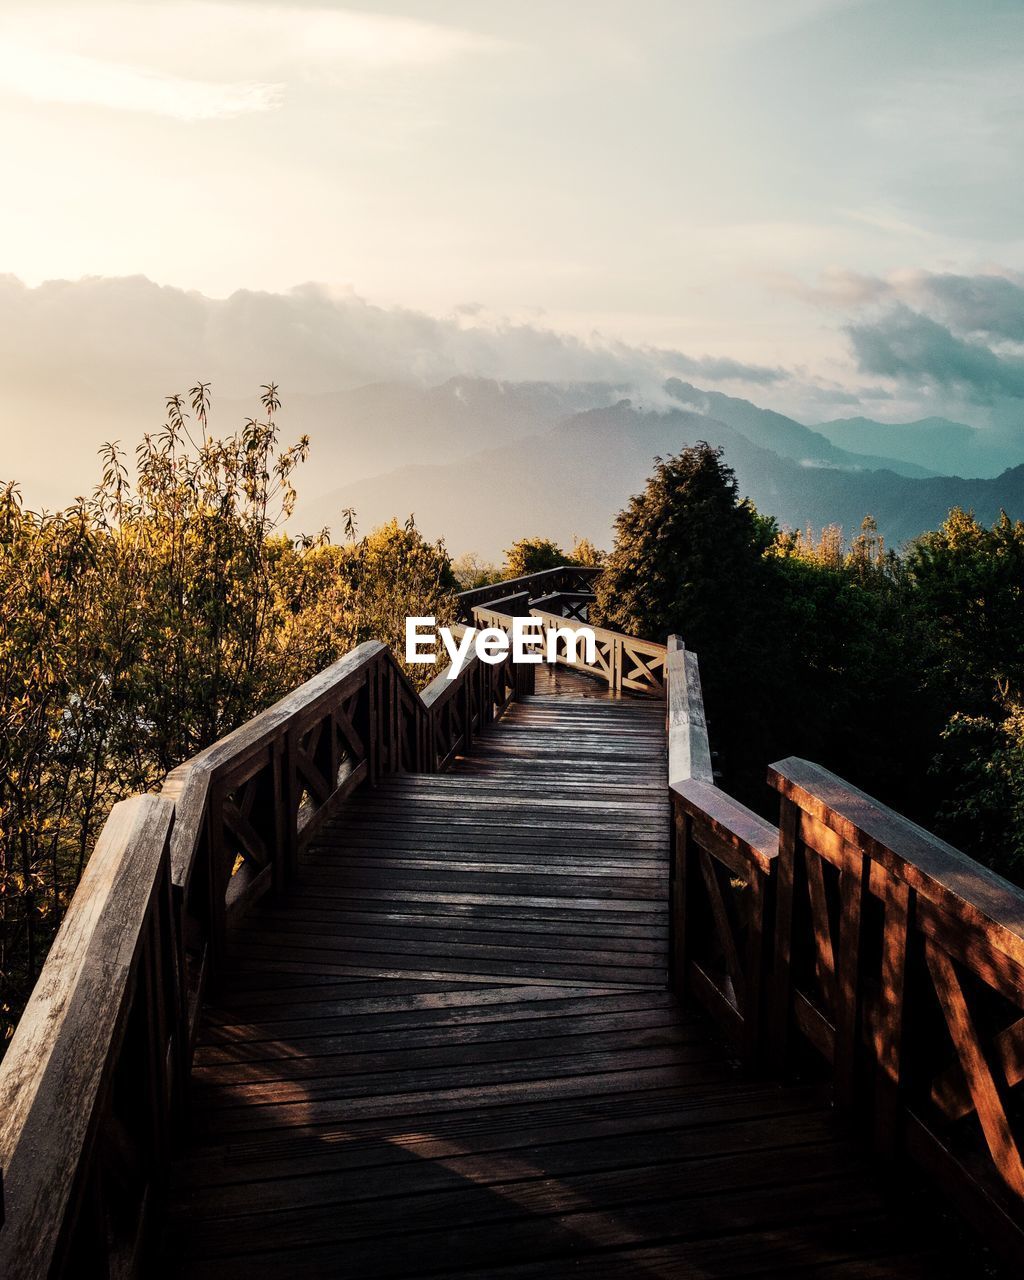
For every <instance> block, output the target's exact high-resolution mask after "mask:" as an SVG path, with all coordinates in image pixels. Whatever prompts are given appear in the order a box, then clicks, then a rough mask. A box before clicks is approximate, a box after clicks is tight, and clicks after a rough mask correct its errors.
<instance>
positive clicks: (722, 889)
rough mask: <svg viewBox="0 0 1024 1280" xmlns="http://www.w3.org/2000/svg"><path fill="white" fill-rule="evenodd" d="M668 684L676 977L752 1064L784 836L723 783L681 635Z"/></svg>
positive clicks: (670, 656) (692, 657) (673, 645)
mask: <svg viewBox="0 0 1024 1280" xmlns="http://www.w3.org/2000/svg"><path fill="white" fill-rule="evenodd" d="M666 683H667V690H666V722H667V733H668V780H669V794H670V796H671V799H672V809H673V831H672V834H673V841H672V874H671V887H670V898H671V902H672V978H673V983H674V985H675V988H676V991H677V992H678V993H679V995H680V996H681V997H683V998H687V999H694V1000H696V1001H697V1002H698V1003H699V1004H701V1005H702V1006H703V1007H704V1008H705V1009H707V1011H708V1012H709V1013H710V1014H711V1015H712V1017H714V1018H715V1020H716V1022H717V1023H718V1024H719V1026H720V1027H721V1029H722V1031H723V1032H724V1033H725V1034H726V1036H727V1037H728V1038H729V1040H730V1041H731V1043H732V1044H733V1045H734V1046H735V1048H736V1049H737V1050H738V1052H739V1053H740V1055H741V1056H742V1058H743V1060H744V1061H745V1062H746V1063H748V1064H753V1063H754V1062H755V1061H757V1060H758V1059H759V1058H761V1057H763V1053H764V1050H763V1035H762V1028H763V1025H764V1017H763V1015H764V1004H765V992H766V990H767V977H768V975H767V972H766V970H767V963H766V962H767V959H768V957H769V954H770V946H771V935H770V929H771V923H772V907H773V893H774V878H775V862H776V857H777V854H778V844H779V833H778V831H777V830H776V829H775V828H774V827H773V826H772V825H771V824H770V823H768V822H765V821H764V819H763V818H761V817H759V816H758V815H757V814H756V813H753V812H752V811H751V810H750V809H747V808H746V807H745V806H744V805H742V804H740V803H739V802H738V801H737V800H734V799H733V798H732V796H730V795H727V794H726V792H724V791H721V790H719V788H718V787H716V786H715V776H714V770H713V768H712V759H711V747H710V744H709V742H708V731H707V724H706V722H705V718H704V701H703V698H702V696H701V687H700V672H699V670H698V664H697V656H696V654H694V653H691V652H689V651H688V650H686V649H685V648H684V646H683V644H682V642H681V641H680V640H679V638H678V637H677V636H670V637H669V641H668V651H667V658H666Z"/></svg>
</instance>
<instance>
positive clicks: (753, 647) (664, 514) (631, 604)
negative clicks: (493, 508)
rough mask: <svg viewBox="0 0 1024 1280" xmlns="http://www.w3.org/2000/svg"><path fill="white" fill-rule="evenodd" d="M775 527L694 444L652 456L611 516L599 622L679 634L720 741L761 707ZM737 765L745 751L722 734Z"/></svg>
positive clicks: (643, 632)
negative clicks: (763, 626)
mask: <svg viewBox="0 0 1024 1280" xmlns="http://www.w3.org/2000/svg"><path fill="white" fill-rule="evenodd" d="M774 534H775V525H774V522H773V521H766V520H765V519H764V518H762V517H761V516H760V515H759V514H758V512H757V511H756V510H755V509H754V507H753V506H752V505H751V504H750V503H749V502H747V501H745V500H742V499H741V498H740V496H739V491H738V488H737V484H736V477H735V474H734V473H733V471H732V469H731V468H730V467H728V466H726V464H725V463H724V462H723V461H722V450H721V449H716V448H712V447H711V445H709V444H707V443H704V442H702V443H700V444H697V445H694V446H692V447H691V448H688V449H684V450H683V451H682V452H681V453H679V454H677V455H676V456H675V457H671V458H668V459H664V460H662V459H658V460H657V461H656V466H655V469H654V473H653V475H652V476H651V477H650V479H649V480H648V481H647V486H646V488H645V489H644V491H643V492H642V493H640V494H637V495H635V496H634V497H632V498H631V499H630V501H629V504H628V506H627V507H626V508H625V510H624V511H622V512H620V513H619V515H618V517H617V518H616V521H615V546H614V548H613V549H612V551H611V553H610V555H609V556H608V560H607V563H606V565H605V570H604V573H603V574H602V576H601V578H600V579H599V580H598V583H597V589H596V590H597V601H596V605H595V608H594V611H593V615H592V616H594V617H595V620H596V621H598V622H599V623H600V624H601V625H602V626H606V627H610V628H612V629H613V630H616V631H622V632H625V633H627V634H631V635H637V636H644V637H647V638H649V639H658V640H661V639H663V638H664V637H665V636H666V635H667V634H668V633H669V632H675V633H677V634H678V635H680V636H682V638H683V640H684V642H685V643H686V645H687V647H688V648H692V649H695V650H696V651H697V652H698V654H699V655H700V659H701V674H702V682H703V686H704V694H705V701H706V703H707V706H708V710H709V714H710V715H711V717H712V718H713V720H714V722H715V728H716V740H717V743H718V745H719V746H724V745H725V744H726V739H727V734H728V731H727V729H726V726H727V725H729V724H735V723H738V722H739V720H740V719H741V718H746V719H747V720H748V721H749V720H751V719H752V720H753V721H755V722H760V721H761V719H762V718H763V716H764V714H765V709H764V706H763V701H764V699H763V697H762V688H763V686H762V682H761V680H760V673H761V672H762V670H763V655H762V654H761V653H760V652H759V639H760V635H761V631H760V627H759V621H760V619H761V617H762V615H763V612H764V601H765V595H766V589H767V584H768V580H769V572H768V569H767V566H766V564H765V559H764V551H765V550H766V548H767V547H768V546H769V545H770V543H771V541H772V538H773V537H774ZM728 747H729V749H730V751H731V754H732V756H733V765H734V767H735V766H736V765H737V764H738V757H739V756H740V755H743V756H745V755H746V752H745V751H743V750H742V746H741V737H740V735H739V734H728Z"/></svg>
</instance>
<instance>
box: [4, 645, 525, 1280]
mask: <svg viewBox="0 0 1024 1280" xmlns="http://www.w3.org/2000/svg"><path fill="white" fill-rule="evenodd" d="M531 680H532V668H530V667H523V666H520V667H513V664H512V663H511V661H510V660H508V659H506V660H505V661H504V662H502V663H499V664H496V665H490V664H487V663H483V662H480V661H479V660H478V659H477V658H476V657H475V656H474V657H471V658H470V659H469V660H468V661H467V662H466V664H465V665H464V667H463V668H462V670H461V671H460V673H459V675H458V677H457V678H456V679H453V680H448V679H447V673H445V672H443V673H442V674H441V675H440V676H439V677H438V678H437V679H436V680H435V681H434V682H433V683H432V684H431V685H430V686H428V688H427V689H426V690H425V691H424V693H423V694H422V695H420V694H418V693H417V692H416V690H415V689H414V688H413V686H412V685H411V684H410V683H409V681H408V679H407V678H406V676H405V674H404V672H403V671H402V669H401V667H400V666H399V665H398V663H397V662H396V661H395V659H394V657H393V656H392V654H391V653H390V651H389V650H388V649H386V648H385V647H384V646H383V645H381V644H378V643H377V642H375V641H371V642H367V643H366V644H362V645H360V646H359V647H358V648H357V649H355V650H353V651H352V652H351V653H349V654H347V655H346V656H345V657H344V658H342V659H341V660H340V661H338V662H336V663H335V664H334V665H333V666H331V667H329V668H328V669H327V670H326V671H324V672H322V673H321V674H320V675H318V676H316V677H315V678H314V679H313V680H310V681H309V682H308V683H306V684H304V685H302V686H301V687H300V688H299V689H296V690H295V691H294V692H293V693H291V694H289V695H288V696H287V697H286V698H283V699H282V700H281V701H280V702H278V703H276V704H275V705H274V706H272V707H270V708H269V709H268V710H267V711H264V712H263V713H262V714H261V715H258V716H256V717H255V718H254V719H253V720H250V721H249V722H248V723H247V724H245V725H243V726H242V727H241V728H240V729H238V730H236V731H235V732H234V733H231V734H229V735H228V736H227V737H225V738H223V739H221V740H220V741H219V742H217V743H215V744H214V745H213V746H212V747H210V748H208V749H207V750H206V751H203V752H201V753H200V754H199V755H198V756H195V757H194V758H193V759H192V760H189V761H188V762H187V763H186V764H183V765H181V766H180V767H179V768H178V769H175V770H174V771H173V772H172V773H171V774H170V775H169V777H168V778H167V780H166V783H165V785H164V788H163V792H162V795H161V796H159V797H156V796H146V797H143V796H138V797H134V798H132V799H131V800H128V801H124V802H123V803H121V804H119V805H116V806H115V807H114V809H113V810H112V812H111V814H110V817H109V819H108V821H107V823H106V825H105V826H104V828H103V831H102V833H101V835H100V838H99V841H98V843H97V846H96V849H95V852H94V853H93V856H92V858H91V859H90V861H89V863H88V866H87V868H86V872H85V875H84V876H83V878H82V881H81V884H80V885H79V887H78V890H77V891H76V893H75V895H74V898H73V900H72V903H71V906H70V908H69V910H68V913H67V916H66V918H65V920H64V923H63V925H62V926H61V929H60V931H59V933H58V935H57V938H56V940H55V942H54V945H53V948H52V950H51V952H50V955H49V958H48V959H47V962H46V965H45V967H44V969H43V972H42V975H41V977H40V980H39V982H38V983H37V985H36V987H35V990H34V991H33V994H32V997H31V999H30V1000H29V1003H28V1006H27V1008H26V1010H25V1013H24V1015H23V1016H22V1019H21V1021H20V1023H19V1024H18V1029H17V1031H16V1033H15V1036H14V1039H13V1040H12V1042H11V1045H10V1048H9V1049H8V1051H7V1055H6V1057H5V1058H4V1060H3V1062H2V1063H0V1100H2V1114H0V1168H2V1170H3V1192H4V1210H5V1221H3V1225H2V1227H0V1276H3V1277H4V1280H15V1278H18V1280H21V1278H22V1277H24V1278H25V1280H42V1277H50V1276H68V1277H79V1276H94V1275H95V1276H115V1275H118V1276H120V1275H125V1276H132V1275H139V1274H151V1263H147V1262H145V1261H144V1259H145V1258H146V1248H147V1243H148V1241H147V1227H148V1224H149V1222H150V1219H151V1213H150V1210H151V1208H152V1206H153V1205H154V1204H155V1203H156V1202H158V1201H159V1198H160V1194H161V1186H162V1181H163V1177H164V1174H165V1172H166V1168H167V1150H168V1146H169V1144H170V1142H171V1138H172V1136H173V1133H174V1132H175V1130H176V1128H177V1127H178V1126H179V1125H180V1120H181V1115H182V1112H183V1107H184V1098H185V1084H186V1080H187V1075H188V1070H189V1063H190V1056H191V1044H192V1040H193V1037H194V1034H195V1029H196V1023H197V1020H198V1016H199V1010H200V1006H201V1002H202V998H203V994H204V991H205V990H206V989H207V988H208V987H209V986H210V984H211V983H215V982H216V980H217V977H218V972H219V969H220V966H221V963H222V959H223V952H224V944H225V938H226V933H227V930H228V927H229V925H230V924H231V922H232V920H233V919H234V918H235V917H237V916H239V915H240V914H242V913H243V912H244V911H245V910H246V909H247V908H248V907H249V906H250V905H251V904H252V903H253V902H254V901H255V900H256V899H257V898H259V897H261V896H262V895H263V894H264V893H266V892H268V891H270V890H274V889H280V888H281V887H283V886H284V885H285V884H287V882H288V879H289V876H290V875H291V873H292V872H293V870H294V869H295V865H296V862H297V860H298V857H299V855H300V854H301V852H302V850H303V849H304V848H305V847H306V846H307V845H308V844H309V843H310V841H311V840H312V839H313V837H314V835H315V833H316V831H317V830H318V828H319V827H320V826H321V824H322V823H323V822H324V820H325V819H326V818H327V817H329V816H330V815H331V814H332V813H333V812H334V811H335V810H336V809H337V807H338V805H339V804H340V803H341V801H342V800H344V798H345V797H346V796H348V795H349V794H350V793H351V792H352V791H353V790H354V789H355V788H357V787H360V786H364V785H368V784H373V783H374V782H376V781H377V780H378V779H379V778H381V777H382V776H384V775H386V774H389V773H394V772H396V771H398V770H409V771H421V772H433V771H437V770H441V769H444V768H446V767H447V766H448V764H449V763H450V762H451V761H452V760H453V759H454V757H455V756H456V755H457V754H459V753H460V752H463V751H466V750H468V749H469V747H470V745H471V743H472V741H473V738H474V736H475V735H476V734H477V733H479V732H480V731H481V730H482V729H483V728H484V727H485V726H486V725H487V724H488V723H490V722H491V721H492V720H494V719H495V717H497V716H499V715H500V714H501V712H502V711H503V710H504V709H505V707H507V705H508V703H509V702H510V701H511V700H512V699H513V698H514V697H516V696H517V695H519V694H522V693H524V692H527V691H528V690H529V688H530V681H531Z"/></svg>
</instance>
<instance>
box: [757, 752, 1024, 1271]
mask: <svg viewBox="0 0 1024 1280" xmlns="http://www.w3.org/2000/svg"><path fill="white" fill-rule="evenodd" d="M769 780H770V781H771V782H772V783H773V784H774V786H775V787H776V788H777V789H778V791H779V796H780V802H781V803H780V831H781V844H780V853H779V874H778V909H777V920H778V923H777V927H776V936H775V976H774V988H775V1000H774V1020H773V1021H774V1029H775V1030H774V1035H773V1037H772V1039H771V1044H770V1046H769V1047H770V1050H771V1053H772V1058H773V1060H774V1061H775V1063H776V1065H777V1066H779V1067H783V1068H786V1067H790V1066H792V1065H793V1064H794V1063H799V1062H800V1061H801V1060H802V1059H804V1058H805V1057H806V1055H808V1054H809V1055H810V1056H811V1058H812V1059H816V1060H818V1061H820V1062H822V1063H823V1064H824V1066H825V1069H826V1071H827V1074H828V1078H829V1080H830V1082H831V1086H832V1091H833V1095H834V1097H835V1100H836V1102H837V1103H838V1104H839V1105H840V1106H841V1107H842V1108H844V1109H845V1110H846V1111H847V1112H848V1113H849V1114H851V1115H852V1116H854V1117H855V1118H856V1119H857V1120H858V1122H862V1123H863V1124H865V1125H866V1126H868V1127H870V1129H871V1131H872V1133H873V1136H874V1142H875V1145H876V1147H877V1148H878V1150H879V1151H881V1152H882V1153H884V1154H886V1155H894V1154H903V1155H906V1156H909V1157H910V1158H912V1159H913V1160H915V1161H917V1162H919V1163H920V1164H922V1165H923V1166H924V1167H925V1168H926V1169H927V1170H928V1171H929V1172H930V1173H931V1174H932V1175H933V1176H934V1177H935V1179H936V1180H937V1181H938V1183H939V1184H940V1185H941V1186H943V1187H945V1188H946V1189H947V1190H948V1191H950V1192H952V1193H953V1196H954V1198H955V1199H956V1202H957V1204H958V1205H959V1207H960V1208H961V1209H962V1210H963V1211H964V1212H965V1213H968V1214H970V1215H972V1216H973V1217H974V1218H975V1219H976V1221H977V1222H978V1223H979V1225H981V1226H983V1227H984V1228H985V1230H986V1233H987V1234H988V1235H989V1236H990V1237H992V1236H993V1234H995V1235H998V1238H999V1241H1000V1242H1001V1243H1002V1245H1003V1246H1004V1249H1005V1250H1006V1251H1008V1252H1009V1253H1011V1254H1012V1255H1013V1257H1014V1258H1015V1260H1016V1261H1017V1263H1018V1265H1021V1264H1024V1164H1022V1159H1021V1145H1022V1142H1024V1116H1022V1112H1021V1102H1022V1098H1021V1094H1020V1090H1019V1086H1020V1084H1021V1082H1022V1081H1024V892H1022V890H1021V889H1019V888H1018V887H1017V886H1016V885H1013V884H1011V883H1010V882H1009V881H1007V880H1004V879H1003V878H1002V876H999V875H997V874H996V873H995V872H993V871H990V870H988V869H987V868H986V867H983V866H981V865H980V864H979V863H977V862H975V861H974V860H973V859H971V858H969V857H967V856H966V855H965V854H963V853H961V852H960V851H959V850H958V849H955V848H953V847H952V846H951V845H949V844H946V843H945V842H944V841H942V840H940V839H939V838H938V837H936V836H934V835H932V834H931V832H929V831H926V830H924V829H923V828H922V827H919V826H917V825H916V824H915V823H913V822H910V821H909V820H908V819H906V818H904V817H902V816H901V815H900V814H898V813H895V812H893V810H891V809H888V808H887V807H886V806H885V805H882V804H879V803H878V801H876V800H874V799H872V798H871V797H870V796H868V795H865V794H864V793H863V792H862V791H858V790H857V789H856V788H855V787H852V786H850V784H849V783H847V782H844V781H843V780H842V779H841V778H837V777H836V776H835V775H834V774H832V773H829V772H828V770H826V769H822V768H821V767H820V766H818V765H814V764H809V763H808V762H807V761H805V760H797V759H789V760H784V761H782V762H781V763H779V764H776V765H773V766H772V768H771V770H770V774H769Z"/></svg>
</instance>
